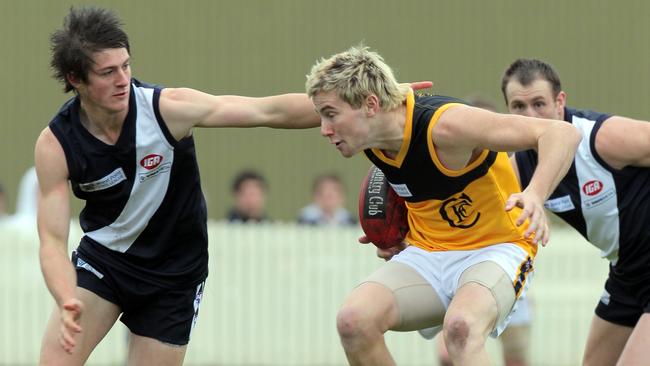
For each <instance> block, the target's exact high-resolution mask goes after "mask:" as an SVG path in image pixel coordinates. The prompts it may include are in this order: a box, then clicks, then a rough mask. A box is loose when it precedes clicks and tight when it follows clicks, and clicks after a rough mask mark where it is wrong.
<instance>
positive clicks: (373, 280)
mask: <svg viewBox="0 0 650 366" xmlns="http://www.w3.org/2000/svg"><path fill="white" fill-rule="evenodd" d="M368 284H374V285H375V286H379V285H381V287H383V288H384V289H388V290H389V291H390V292H389V293H391V294H392V296H391V297H392V298H393V302H394V305H395V310H396V314H395V316H396V318H395V320H394V321H393V322H392V324H391V326H390V329H391V330H397V331H411V330H418V329H423V328H427V327H431V326H434V325H439V324H442V319H443V318H444V314H445V306H444V305H443V303H442V301H441V300H440V297H439V296H438V293H437V292H436V291H435V290H434V289H433V287H432V286H431V284H430V283H429V282H428V281H427V280H426V279H424V278H423V277H422V276H421V275H420V274H419V273H418V272H417V271H416V270H415V269H413V268H412V267H411V266H409V265H407V264H404V263H401V262H396V261H389V262H387V263H386V264H385V265H383V266H382V267H380V268H379V269H378V270H377V271H375V272H374V273H373V274H371V275H370V276H369V277H368V278H367V279H366V280H365V282H364V284H362V286H363V285H368ZM360 287H361V286H360ZM369 299H371V300H372V298H369Z"/></svg>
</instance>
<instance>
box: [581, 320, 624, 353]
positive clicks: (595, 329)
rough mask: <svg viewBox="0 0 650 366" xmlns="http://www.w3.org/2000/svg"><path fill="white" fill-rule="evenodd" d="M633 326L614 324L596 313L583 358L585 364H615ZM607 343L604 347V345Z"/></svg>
mask: <svg viewBox="0 0 650 366" xmlns="http://www.w3.org/2000/svg"><path fill="white" fill-rule="evenodd" d="M632 329H633V328H632V327H627V326H623V325H618V324H614V323H612V322H609V321H607V320H604V319H602V318H600V317H599V316H598V315H594V317H593V319H592V321H591V328H590V329H589V335H588V336H587V345H586V346H585V352H584V356H583V360H582V364H583V365H584V366H606V365H615V364H616V361H617V360H618V358H619V357H620V355H621V353H622V352H623V348H624V347H625V343H626V342H627V340H628V338H629V337H630V334H631V333H632ZM605 344H606V345H607V347H604V346H603V345H605Z"/></svg>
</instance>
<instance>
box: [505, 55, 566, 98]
mask: <svg viewBox="0 0 650 366" xmlns="http://www.w3.org/2000/svg"><path fill="white" fill-rule="evenodd" d="M540 78H541V79H544V80H546V81H548V82H549V83H551V87H552V88H553V97H557V95H558V94H559V93H560V92H561V91H562V82H560V76H559V75H558V74H557V72H555V70H554V69H553V67H552V66H551V65H549V64H547V63H545V62H543V61H540V60H536V59H526V58H520V59H517V60H516V61H515V62H513V63H512V64H510V66H509V67H508V69H506V72H505V73H504V74H503V78H502V79H501V93H503V98H504V99H505V101H506V104H507V103H508V97H507V96H506V86H508V83H509V82H510V80H511V79H515V80H516V81H518V82H519V83H520V84H521V85H523V86H528V85H530V84H531V83H532V82H533V81H535V80H537V79H540Z"/></svg>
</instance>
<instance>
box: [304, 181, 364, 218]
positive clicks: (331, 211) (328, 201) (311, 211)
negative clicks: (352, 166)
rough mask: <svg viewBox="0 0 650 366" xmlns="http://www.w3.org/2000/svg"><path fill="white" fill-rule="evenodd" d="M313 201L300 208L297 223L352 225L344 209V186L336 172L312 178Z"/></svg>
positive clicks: (349, 216) (350, 216) (348, 214)
mask: <svg viewBox="0 0 650 366" xmlns="http://www.w3.org/2000/svg"><path fill="white" fill-rule="evenodd" d="M312 194H313V201H312V203H311V204H310V205H309V206H306V207H304V208H302V209H301V210H300V213H299V215H298V223H300V224H309V225H353V224H355V223H356V221H355V219H354V218H353V217H352V215H351V214H350V213H349V212H348V211H347V210H346V209H345V187H344V186H343V182H342V181H341V178H340V177H339V176H338V175H336V174H323V175H320V176H318V177H316V179H315V180H314V185H313V188H312Z"/></svg>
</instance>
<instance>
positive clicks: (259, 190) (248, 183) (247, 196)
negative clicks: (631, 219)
mask: <svg viewBox="0 0 650 366" xmlns="http://www.w3.org/2000/svg"><path fill="white" fill-rule="evenodd" d="M267 190H268V185H267V183H266V179H265V178H264V176H262V175H261V174H260V173H258V172H256V171H254V170H244V171H242V172H240V173H239V174H237V176H235V179H234V180H233V183H232V195H233V199H234V206H233V207H232V208H231V209H230V210H229V211H228V214H227V219H228V221H230V222H262V221H266V220H268V218H267V216H266V211H265V208H266V193H267Z"/></svg>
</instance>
